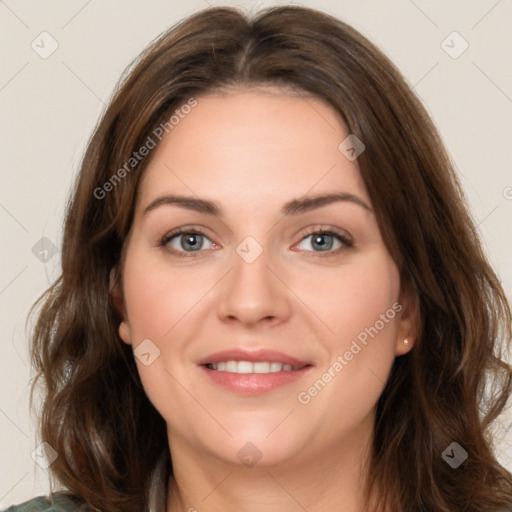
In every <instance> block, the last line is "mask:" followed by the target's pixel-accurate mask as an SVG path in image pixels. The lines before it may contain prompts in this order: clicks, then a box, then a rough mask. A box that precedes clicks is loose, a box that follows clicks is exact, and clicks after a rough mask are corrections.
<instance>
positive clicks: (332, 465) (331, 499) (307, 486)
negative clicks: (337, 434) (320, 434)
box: [167, 417, 373, 512]
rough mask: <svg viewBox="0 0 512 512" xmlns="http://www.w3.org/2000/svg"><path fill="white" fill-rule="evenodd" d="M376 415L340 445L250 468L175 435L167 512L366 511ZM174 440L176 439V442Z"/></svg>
mask: <svg viewBox="0 0 512 512" xmlns="http://www.w3.org/2000/svg"><path fill="white" fill-rule="evenodd" d="M372 434H373V417H369V418H368V422H367V424H366V425H365V426H362V425H358V428H357V429H355V430H354V431H353V432H352V433H351V435H349V436H347V437H346V438H345V439H344V440H343V441H342V442H341V443H340V442H337V443H336V446H335V447H333V446H332V445H327V444H326V445H325V449H324V450H323V451H322V452H319V451H318V450H316V451H315V453H314V454H311V453H309V452H308V450H307V448H305V449H304V450H303V452H302V453H300V454H297V455H296V456H293V457H291V458H289V459H288V460H286V461H283V462H282V463H280V464H278V465H272V466H269V465H267V466H265V465H263V464H256V465H255V466H254V467H252V468H248V467H246V466H244V465H241V464H235V463H230V462H229V461H225V460H219V458H217V457H213V456H210V455H208V454H206V453H205V452H204V451H200V450H198V449H197V446H191V444H190V443H187V442H186V441H185V440H183V439H177V438H176V437H175V436H174V437H173V436H169V440H170V447H171V453H172V460H173V474H172V475H171V477H170V480H169V487H168V497H167V512H194V511H197V512H214V511H218V510H223V511H225V512H231V511H233V512H234V511H239V510H244V511H245V512H260V511H261V510H269V511H274V510H275V511H280V512H304V510H307V511H308V512H320V511H325V510H329V509H331V510H340V504H342V505H343V509H342V510H343V512H362V511H363V503H364V499H363V498H364V485H365V483H366V465H367V461H368V454H369V453H370V446H371V440H372ZM171 441H172V442H171Z"/></svg>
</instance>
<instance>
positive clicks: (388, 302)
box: [301, 250, 400, 351]
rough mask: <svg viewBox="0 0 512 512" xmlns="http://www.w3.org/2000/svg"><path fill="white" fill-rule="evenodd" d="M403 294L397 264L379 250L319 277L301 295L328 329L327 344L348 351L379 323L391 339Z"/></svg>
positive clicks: (381, 335)
mask: <svg viewBox="0 0 512 512" xmlns="http://www.w3.org/2000/svg"><path fill="white" fill-rule="evenodd" d="M399 291H400V280H399V274H398V270H397V268H396V266H395V264H394V262H393V261H392V260H391V258H390V257H389V256H388V255H387V253H385V252H384V251H380V250H376V251H374V252H373V253H371V254H369V255H368V256H367V257H365V258H360V259H359V260H357V261H354V264H351V265H347V266H346V267H342V268H340V269H337V270H336V271H334V272H331V273H329V274H325V273H324V274H318V276H316V278H312V279H311V280H310V281H308V283H305V286H304V287H303V288H302V291H301V294H302V296H303V297H304V302H306V303H307V304H308V306H309V307H310V309H311V310H312V311H313V313H315V315H316V317H317V318H319V319H320V320H321V321H322V323H323V324H324V325H325V326H326V327H327V329H324V330H323V331H324V332H326V337H325V338H324V339H325V340H326V344H327V345H329V346H330V347H332V348H335V349H336V350H343V351H344V350H347V349H348V347H349V345H350V342H351V341H352V340H354V339H356V338H357V337H358V335H360V334H361V333H363V334H362V335H361V336H360V338H362V339H364V333H365V332H367V331H366V330H365V329H368V328H370V327H372V326H375V324H376V323H377V325H376V328H377V330H378V331H379V334H378V336H379V337H380V339H381V340H383V341H384V340H385V339H386V340H387V339H389V338H390V336H391V334H392V332H394V327H395V326H396V323H397V315H396V311H395V309H394V308H393V304H394V303H395V302H396V301H397V300H398V297H399ZM381 315H384V321H383V320H381V318H382V317H381ZM372 332H374V331H373V330H372ZM382 344H383V343H381V345H382Z"/></svg>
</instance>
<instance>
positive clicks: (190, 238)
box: [184, 234, 199, 249]
mask: <svg viewBox="0 0 512 512" xmlns="http://www.w3.org/2000/svg"><path fill="white" fill-rule="evenodd" d="M197 236H198V235H195V234H189V235H187V236H186V237H185V247H184V248H185V249H186V248H187V247H186V246H189V247H191V248H192V249H193V248H194V247H198V246H199V242H198V240H197Z"/></svg>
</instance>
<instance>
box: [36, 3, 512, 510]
mask: <svg viewBox="0 0 512 512" xmlns="http://www.w3.org/2000/svg"><path fill="white" fill-rule="evenodd" d="M259 85H262V86H270V85H273V86H282V87H287V88H290V87H291V88H292V89H294V90H295V91H296V93H297V94H299V95H300V94H307V95H311V94H312V95H314V96H315V97H318V98H320V99H323V100H325V101H327V102H328V103H329V104H330V105H332V107H333V108H334V109H335V110H336V111H338V112H339V113H340V115H341V116H342V118H343V119H344V121H345V123H346V125H347V127H348V130H349V132H350V133H352V134H355V135H356V136H357V137H358V138H359V139H360V140H361V141H363V142H364V144H365V146H366V150H365V151H364V152H363V153H362V154H361V155H360V156H359V158H358V160H357V162H358V165H359V168H360V172H361V175H362V177H363V179H364V182H365V184H366V187H367V189H368V192H369V195H370V198H371V201H372V203H373V205H374V208H375V211H376V215H377V219H378V223H379V227H380V230H381V232H382V235H383V238H384V240H385V243H386V246H387V248H388V250H389V252H390V254H391V256H392V257H393V259H394V261H395V262H396V265H397V267H398V269H399V272H400V278H401V286H402V287H405V288H406V289H408V290H410V291H411V292H413V293H414V294H415V296H416V297H417V299H418V302H419V307H420V316H421V319H420V326H419V333H418V337H417V339H416V342H415V346H414V348H413V350H412V351H411V352H410V353H408V354H407V355H405V356H402V357H398V358H396V359H395V362H394V365H393V368H392V371H391V374H390V376H389V380H388V383H387V385H386V388H385V390H384V392H383V394H382V396H381V397H380V400H379V402H378V406H377V417H376V424H375V436H374V442H373V446H372V453H371V460H370V463H369V481H368V493H367V495H368V496H376V497H378V499H379V500H380V501H379V505H380V506H382V507H383V509H384V507H386V506H387V507H390V509H391V510H396V511H403V512H405V511H417V510H424V511H427V510H435V511H436V512H441V511H443V512H444V511H445V512H453V511H454V510H468V511H469V510H471V511H491V510H492V511H496V510H498V509H501V508H504V507H506V506H507V505H508V506H511V505H512V476H511V475H510V473H509V472H507V471H506V470H505V469H504V468H503V467H501V466H500V464H499V463H498V462H497V460H496V458H495V455H494V453H493V442H492V437H491V434H492V432H491V425H492V422H493V421H494V420H495V419H496V418H497V417H498V415H499V414H500V413H501V412H502V410H503V409H504V407H505V405H506V403H507V399H508V397H509V395H510V391H511V389H512V369H511V368H510V367H509V366H508V365H507V364H505V362H504V361H503V360H502V352H501V350H503V349H504V348H505V349H508V347H509V344H510V340H511V311H510V306H509V304H508V303H507V299H506V296H505V294H504V291H503V289H502V287H501V285H500V282H499V280H498V279H497V277H496V275H495V273H494V272H493V270H492V269H491V268H490V266H489V264H488V263H487V261H486V257H485V255H484V252H483V250H482V247H481V244H480V241H479V236H478V232H477V230H476V227H475V224H474V222H473V220H472V219H471V217H470V215H469V214H468V211H467V207H466V205H465V198H464V195H463V191H462V189H461V186H460V184H459V182H458V180H457V178H456V175H455V173H454V170H453V166H452V164H451V162H450V159H449V157H448V155H447V153H446V152H445V150H444V149H443V144H442V142H441V140H440V137H439V135H438V133H437V131H436V129H435V127H434V126H433V124H432V121H431V120H430V118H429V116H428V115H427V113H426V111H425V109H424V108H423V106H422V105H421V103H420V102H419V100H418V99H417V98H416V97H415V95H414V94H413V93H412V92H411V90H410V88H409V87H408V85H407V84H406V82H405V80H404V79H403V77H402V76H401V75H400V73H399V72H398V71H397V70H396V68H395V67H394V66H393V65H392V63H391V62H390V61H389V60H388V59H387V58H386V57H385V56H384V55H383V54H382V53H381V52H380V51H379V50H378V49H377V48H376V47H375V46H374V45H373V44H371V43H370V42H369V41H368V40H366V39H365V38H364V37H363V36H362V35H361V34H359V33H358V32H357V31H355V30H354V29H352V28H351V27H350V26H348V25H346V24H345V23H343V22H341V21H339V20H337V19H336V18H333V17H331V16H329V15H327V14H325V13H322V12H319V11H316V10H313V9H309V8H305V7H293V6H284V7H273V8H269V9H266V10H264V11H262V12H260V13H259V14H258V15H257V16H255V17H253V18H249V17H248V16H247V15H245V14H243V13H241V12H240V11H238V10H235V9H233V8H209V9H206V10H203V11H201V12H198V13H196V14H194V15H192V16H190V17H189V18H187V19H185V20H184V21H182V22H181V23H179V24H177V25H176V26H174V27H172V28H171V29H170V30H168V31H167V32H165V33H164V34H163V35H162V36H161V37H159V38H158V39H157V40H156V41H155V42H154V43H153V44H152V45H151V46H150V47H149V48H148V49H146V50H145V51H144V52H143V53H142V54H141V56H140V57H139V58H138V59H137V60H136V61H135V63H134V64H133V66H132V67H131V69H130V70H129V72H128V73H127V74H126V76H125V77H124V78H123V80H122V81H121V84H120V85H119V87H118V88H117V90H116V92H115V93H114V95H113V98H112V99H111V101H110V103H109V106H108V108H107V109H106V111H105V112H104V114H103V116H102V118H101V120H100V122H99V124H98V126H97V127H96V129H95V132H94V134H93V135H92V138H91V140H90V142H89V145H88V148H87V151H86V153H85V156H84V158H83V162H82V166H81V170H80V173H79V176H78V180H77V183H76V187H75V191H74V195H73V197H72V199H71V201H70V203H69V206H68V210H67V215H66V222H65V229H64V238H63V245H62V275H61V277H60V278H59V279H58V281H57V282H56V283H55V284H54V285H53V286H52V287H51V288H50V289H49V290H48V291H47V292H46V294H45V295H44V296H43V297H42V298H41V299H40V301H39V303H38V304H39V306H40V310H39V316H38V321H37V324H36V326H35V330H34V335H33V340H32V360H33V364H34V366H35V368H36V370H37V372H38V373H37V376H36V378H35V380H34V383H33V386H35V384H36V383H37V382H38V381H39V380H40V379H42V381H43V383H44V385H45V397H44V402H43V406H42V415H41V432H42V440H44V441H46V442H48V443H49V444H50V445H51V446H52V447H53V448H54V449H55V450H56V451H57V452H58V454H59V457H58V459H57V460H56V461H55V462H54V463H53V464H52V465H51V467H50V469H51V472H52V475H53V477H54V478H55V479H56V480H57V481H60V482H61V484H62V485H63V486H64V487H65V488H67V489H68V490H69V492H70V494H71V495H73V496H75V498H76V499H77V501H80V502H83V503H86V504H87V505H88V506H89V507H91V508H95V509H100V510H102V511H108V512H114V511H132V510H133V511H140V510H147V491H148V485H149V476H150V473H151V471H152V470H153V469H154V467H155V464H156V462H157V460H158V459H159V457H160V456H161V455H162V454H166V453H167V452H168V444H167V437H166V429H165V422H164V420H163V418H162V417H161V416H160V414H159V413H158V412H157V411H156V410H155V409H154V407H153V406H152V404H151V403H150V402H149V400H148V398H147V396H146V395H145V393H144V390H143V388H142V385H141V382H140V379H139V376H138V372H137V368H136V365H135V362H134V358H133V353H132V349H131V347H129V346H127V345H125V344H124V343H122V342H121V340H120V338H119V336H118V333H117V327H118V324H119V321H120V318H119V316H118V314H117V313H116V311H115V308H114V307H113V305H112V302H111V298H110V293H109V291H110V290H109V274H110V271H111V269H113V268H116V267H118V265H119V260H120V257H121V253H122V249H123V243H124V241H125V239H126V237H127V234H128V232H129V230H130V226H131V222H132V217H133V209H134V203H135V197H136V193H137V186H138V183H139V180H140V178H141V175H142V174H143V172H144V169H145V168H146V167H147V164H148V163H149V161H150V158H151V155H149V156H148V157H147V158H145V159H144V160H142V161H141V162H140V163H138V165H137V167H136V168H135V169H133V170H130V172H127V173H123V176H122V179H119V180H115V181H113V180H112V176H113V175H114V174H115V173H116V170H118V169H120V168H122V167H123V165H124V164H125V163H126V162H128V161H129V159H130V158H131V157H132V156H133V152H134V151H136V150H137V149H138V148H140V147H141V146H143V145H144V144H145V142H146V141H147V138H148V136H150V135H151V133H152V132H153V130H154V129H155V127H157V126H159V125H160V124H161V123H165V122H166V121H168V119H169V116H170V115H171V114H172V112H173V111H175V110H176V109H177V108H178V107H180V105H183V104H185V103H186V102H187V100H189V99H190V98H199V97H200V95H201V94H202V93H207V92H213V91H219V90H227V91H229V90H230V88H233V87H239V86H242V87H253V86H259ZM340 142H341V141H340ZM124 174H126V175H124ZM118 177H119V176H118ZM109 180H111V181H110V183H111V186H110V187H107V188H108V193H106V192H98V191H99V190H103V191H105V190H107V188H105V187H104V184H105V183H107V182H109ZM100 196H101V197H100ZM33 390H34V387H33V388H32V391H33ZM453 441H456V442H457V443H459V444H460V445H461V446H462V447H463V448H464V449H465V450H466V451H467V452H468V454H469V457H468V458H467V460H466V461H465V462H464V463H463V464H462V465H461V466H460V467H458V468H457V469H453V468H452V467H450V466H449V465H448V464H447V463H446V462H445V460H443V458H442V456H441V455H442V453H443V451H444V450H445V449H446V448H447V447H448V446H449V445H450V444H451V443H452V442H453Z"/></svg>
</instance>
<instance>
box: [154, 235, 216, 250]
mask: <svg viewBox="0 0 512 512" xmlns="http://www.w3.org/2000/svg"><path fill="white" fill-rule="evenodd" d="M160 245H161V246H162V247H166V248H168V249H170V250H171V251H172V252H176V253H177V254H178V255H179V256H185V255H186V253H194V252H200V251H201V250H202V249H211V248H212V247H214V244H213V243H212V241H211V240H210V239H209V238H208V237H207V236H206V235H205V234H204V233H201V232H200V231H197V230H188V231H185V230H181V231H175V232H172V233H168V234H167V235H165V236H164V237H163V238H162V240H161V241H160Z"/></svg>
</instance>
